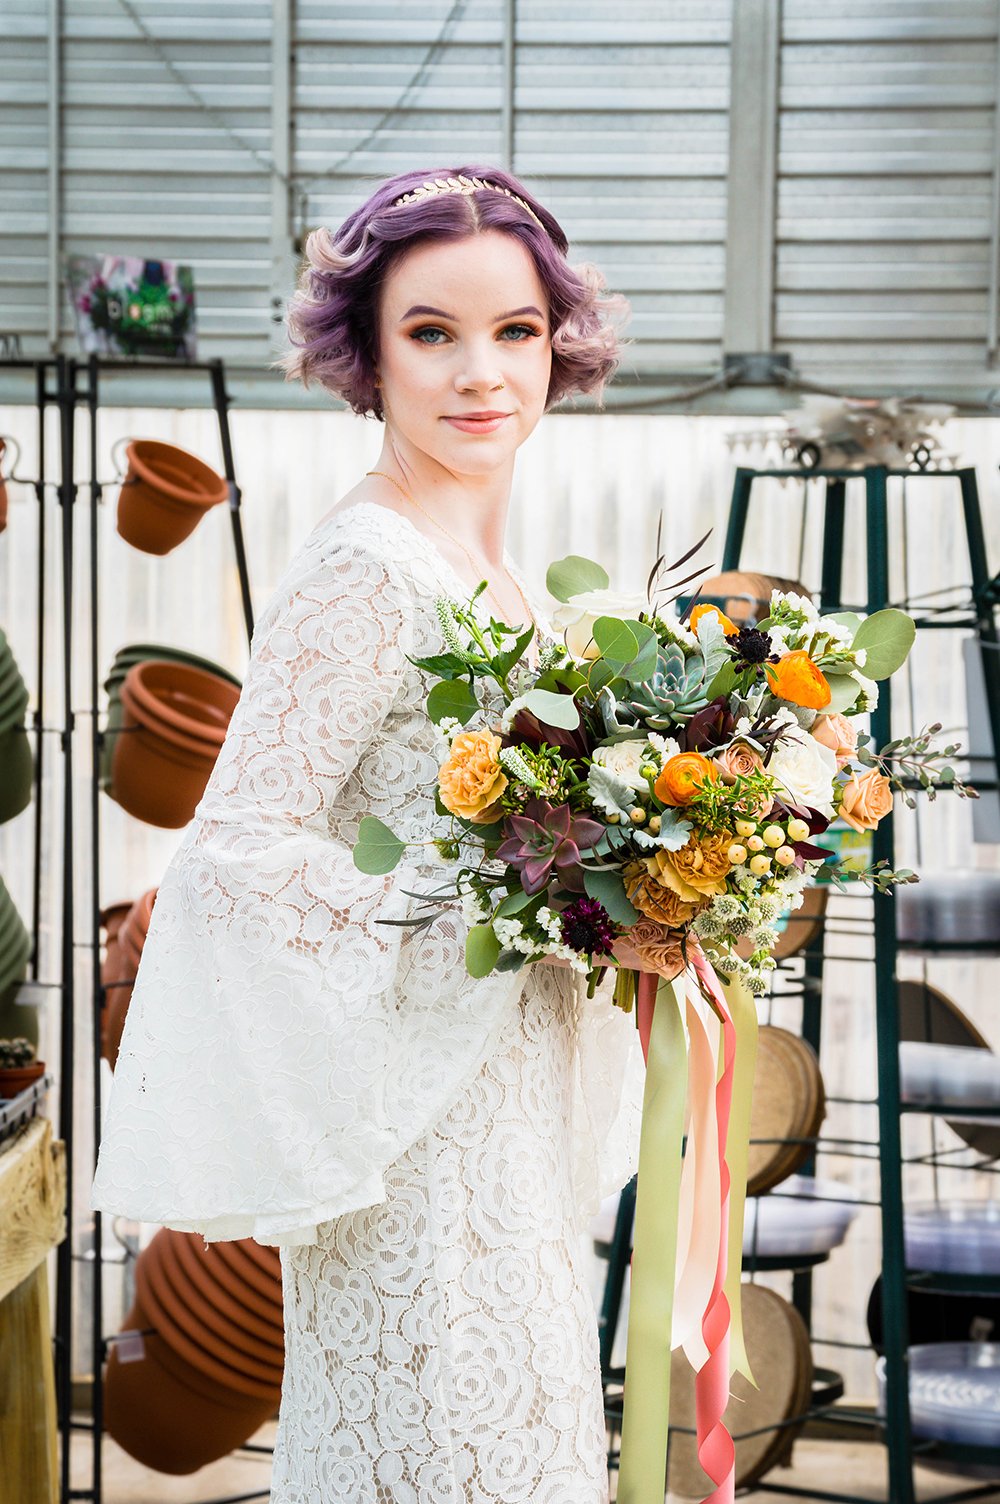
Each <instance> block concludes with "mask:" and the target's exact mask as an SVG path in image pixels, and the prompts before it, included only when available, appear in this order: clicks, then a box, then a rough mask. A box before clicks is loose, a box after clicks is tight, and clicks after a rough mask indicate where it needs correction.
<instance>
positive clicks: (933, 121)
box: [775, 0, 998, 389]
mask: <svg viewBox="0 0 1000 1504" xmlns="http://www.w3.org/2000/svg"><path fill="white" fill-rule="evenodd" d="M997 16H998V7H997V4H996V0H945V3H941V0H836V4H830V3H828V0H784V4H783V8H782V19H783V24H782V37H781V97H780V117H779V121H780V123H779V162H778V198H777V230H776V241H777V244H776V279H775V336H776V343H777V346H778V348H780V349H782V350H786V351H789V352H790V353H791V354H792V356H793V358H794V360H795V362H796V364H801V365H809V366H817V365H821V366H822V367H823V369H824V370H825V371H827V372H828V373H829V374H830V375H834V376H835V375H836V374H837V373H841V374H842V375H843V376H844V377H845V378H848V377H850V376H851V375H853V373H854V372H856V371H857V370H858V369H859V367H862V368H863V367H867V368H868V369H869V370H870V371H871V374H872V375H873V376H874V377H875V378H876V379H877V378H878V377H883V378H888V379H889V380H893V379H903V380H909V381H910V382H911V383H913V382H919V381H922V380H925V379H927V380H933V379H934V378H935V376H936V375H938V374H939V373H940V372H942V371H954V372H956V373H957V372H959V371H961V370H962V369H965V370H967V371H970V372H971V371H982V370H983V369H984V365H985V359H984V356H985V351H986V348H987V345H988V344H995V339H996V320H997V313H996V306H995V303H993V304H992V305H991V291H990V290H991V286H992V287H994V288H995V285H996V281H995V279H996V257H997V246H996V241H995V238H994V237H995V223H996V211H995V205H994V191H995V174H996V139H995V137H996V96H997ZM994 296H995V294H994ZM911 389H913V388H912V387H911Z"/></svg>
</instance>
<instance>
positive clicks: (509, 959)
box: [493, 950, 528, 971]
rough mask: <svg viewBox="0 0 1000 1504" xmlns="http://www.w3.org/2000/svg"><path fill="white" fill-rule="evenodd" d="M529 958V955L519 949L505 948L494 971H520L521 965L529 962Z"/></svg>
mask: <svg viewBox="0 0 1000 1504" xmlns="http://www.w3.org/2000/svg"><path fill="white" fill-rule="evenodd" d="M527 960H528V958H527V956H526V955H524V954H523V953H522V952H521V951H519V950H505V951H502V952H501V953H500V957H499V959H498V961H497V964H496V966H495V967H494V968H493V969H494V971H520V970H521V967H522V966H525V965H526V964H527Z"/></svg>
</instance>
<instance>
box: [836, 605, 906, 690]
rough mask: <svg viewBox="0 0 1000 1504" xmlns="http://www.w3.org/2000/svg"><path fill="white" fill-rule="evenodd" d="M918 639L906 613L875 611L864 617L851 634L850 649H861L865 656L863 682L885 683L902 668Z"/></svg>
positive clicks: (890, 610)
mask: <svg viewBox="0 0 1000 1504" xmlns="http://www.w3.org/2000/svg"><path fill="white" fill-rule="evenodd" d="M916 635H917V629H916V627H915V625H914V622H913V618H912V616H907V614H906V612H905V611H894V610H892V608H891V607H890V608H889V609H888V610H886V611H876V612H874V613H873V614H872V615H871V616H866V617H865V619H864V621H863V622H862V623H861V625H860V627H859V628H858V630H857V631H856V632H855V634H854V641H853V642H852V644H851V648H852V650H853V649H856V648H864V650H865V653H866V658H865V663H864V667H863V668H862V669H861V673H863V674H864V676H865V678H866V679H888V677H889V675H890V674H894V673H895V672H896V670H897V669H898V668H899V667H900V665H901V664H903V663H905V662H906V656H907V654H908V653H909V651H910V649H911V647H912V646H913V639H914V638H915V637H916Z"/></svg>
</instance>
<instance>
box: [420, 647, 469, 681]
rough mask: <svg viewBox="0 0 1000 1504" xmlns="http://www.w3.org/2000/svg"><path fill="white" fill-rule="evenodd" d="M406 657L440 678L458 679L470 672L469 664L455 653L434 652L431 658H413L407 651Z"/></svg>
mask: <svg viewBox="0 0 1000 1504" xmlns="http://www.w3.org/2000/svg"><path fill="white" fill-rule="evenodd" d="M406 657H407V658H408V659H409V661H410V663H412V664H413V665H414V666H415V667H416V668H423V669H426V670H427V672H428V673H429V674H437V676H438V678H439V679H458V678H460V677H461V676H462V674H467V673H468V672H469V665H468V664H467V663H463V662H462V660H461V658H459V657H458V655H457V654H455V653H432V654H431V656H430V657H429V658H411V657H410V654H409V653H407V654H406Z"/></svg>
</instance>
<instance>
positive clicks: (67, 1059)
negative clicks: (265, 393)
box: [0, 355, 258, 1504]
mask: <svg viewBox="0 0 1000 1504" xmlns="http://www.w3.org/2000/svg"><path fill="white" fill-rule="evenodd" d="M0 365H2V366H3V367H4V368H6V369H23V370H24V371H25V373H26V374H27V373H29V372H32V373H33V374H34V377H35V403H36V406H37V410H38V422H39V455H40V460H39V467H38V469H39V473H38V476H37V477H36V478H34V479H32V480H30V481H28V482H27V483H28V484H30V485H32V486H33V488H34V490H35V494H36V496H37V499H38V503H39V553H38V592H37V593H38V624H37V643H38V662H39V665H41V664H42V663H43V662H44V653H45V631H46V625H47V610H46V603H45V540H46V519H47V513H46V506H45V501H46V495H47V492H48V491H50V490H54V491H55V494H56V495H57V497H58V501H59V505H60V508H61V563H62V652H61V671H62V681H63V716H62V725H61V726H58V727H56V726H52V727H49V726H46V725H45V721H44V709H45V707H44V690H43V684H42V676H41V672H40V673H39V688H38V702H37V709H36V711H35V713H34V727H35V733H36V747H37V749H38V750H37V755H36V773H35V791H34V792H35V819H34V832H35V849H34V867H33V913H32V938H33V947H32V958H31V978H32V981H33V982H34V983H35V984H36V985H37V986H39V987H44V986H51V987H52V988H53V989H54V990H57V991H58V993H59V998H60V1047H59V1079H58V1086H59V1108H58V1125H57V1131H58V1134H59V1136H60V1138H62V1139H63V1141H64V1142H65V1145H66V1196H67V1219H66V1220H67V1233H66V1237H65V1239H64V1240H63V1242H62V1243H61V1244H60V1245H59V1248H58V1250H57V1265H56V1301H55V1325H54V1333H53V1349H54V1362H55V1372H56V1399H57V1412H58V1424H59V1432H60V1438H61V1457H60V1499H61V1500H62V1501H63V1504H66V1501H69V1500H71V1499H90V1500H93V1501H94V1504H100V1501H101V1498H102V1493H103V1481H102V1437H103V1431H104V1403H103V1400H104V1395H103V1378H102V1365H103V1361H104V1358H105V1357H106V1355H107V1350H108V1346H109V1342H110V1340H112V1339H109V1338H106V1337H105V1334H104V1311H103V1298H102V1296H103V1291H102V1280H101V1268H102V1259H103V1241H102V1236H103V1229H102V1222H103V1219H102V1216H101V1213H100V1212H94V1213H93V1214H92V1215H93V1224H92V1226H93V1240H94V1241H93V1250H92V1252H93V1267H94V1279H93V1301H92V1308H91V1312H90V1315H91V1362H92V1373H93V1380H92V1382H93V1388H92V1404H91V1410H90V1415H89V1417H88V1418H87V1419H86V1420H81V1421H77V1420H74V1419H73V1416H72V1328H73V1317H74V1300H73V1283H72V1281H73V1264H74V1262H75V1258H76V1256H75V1255H74V1252H73V1246H74V1237H75V1233H76V1232H77V1228H76V1225H75V1218H74V1212H73V1158H74V1141H75V1122H74V1114H75V1107H76V1099H75V1090H74V1084H75V1077H74V1066H75V1062H76V1055H77V1041H76V1030H75V1014H76V988H75V979H74V964H75V956H76V951H77V950H78V949H79V948H80V946H81V945H82V946H83V947H84V948H87V949H89V950H90V951H91V958H92V991H91V1002H92V1011H91V1024H92V1027H91V1030H90V1036H89V1039H88V1041H87V1044H88V1048H89V1051H90V1060H91V1065H92V1070H93V1095H94V1116H93V1142H94V1156H95V1161H96V1155H97V1150H98V1147H99V1144H100V1133H101V1117H102V1091H101V1008H102V1003H103V999H104V986H103V983H102V979H101V963H100V940H101V936H100V931H101V904H100V881H101V841H100V830H101V821H100V781H99V769H100V759H101V751H102V748H103V745H104V731H103V729H102V726H101V716H100V643H99V640H98V637H99V633H98V620H99V611H98V607H99V600H100V585H101V582H100V573H99V548H98V544H99V528H98V516H99V511H100V506H101V501H102V495H103V492H104V490H105V488H106V487H107V486H109V485H112V484H120V481H121V478H120V477H119V478H117V479H116V480H114V481H104V480H102V479H101V478H100V476H99V473H98V443H97V417H98V412H99V409H100V405H101V397H102V382H103V379H104V377H105V376H112V375H113V374H114V372H116V371H119V372H126V371H127V372H128V374H129V376H130V377H132V378H133V379H134V378H135V377H136V376H137V375H141V374H142V373H143V372H145V371H156V370H164V369H175V368H176V362H172V361H167V360H150V359H140V360H117V359H106V358H104V357H99V356H96V355H92V356H90V357H89V358H88V359H87V360H85V361H81V360H76V359H74V358H71V357H67V356H61V355H60V356H56V357H53V358H52V359H42V360H4V361H0ZM185 369H186V370H196V371H204V372H205V373H206V374H207V376H208V378H209V381H210V383H211V388H212V399H213V406H214V409H215V412H216V416H217V419H218V425H219V438H220V445H221V450H222V457H223V469H224V474H225V479H226V482H227V487H228V493H229V495H228V500H229V512H230V519H231V525H232V534H233V548H234V554H235V559H236V565H237V570H238V574H239V582H240V594H241V601H242V608H243V616H244V621H245V625H246V632H247V640H248V641H250V639H251V638H252V635H253V609H252V603H251V596H250V585H249V578H248V571H247V562H246V551H245V548H244V540H243V530H242V523H241V516H240V506H241V492H240V488H239V485H238V484H237V481H236V472H235V464H234V458H233V446H232V438H231V434H230V428H229V407H230V402H231V399H230V397H229V394H228V392H227V389H226V380H225V370H224V366H223V362H222V361H221V360H219V359H215V360H209V361H195V362H190V363H187V364H186V365H185ZM53 377H54V385H53ZM50 407H54V408H55V409H56V410H57V412H58V414H59V446H58V447H59V464H58V474H59V479H58V481H55V482H53V481H50V480H49V479H47V474H48V472H49V468H50V467H49V464H48V456H47V451H46V432H45V417H46V413H47V411H48V409H49V408H50ZM81 407H82V408H83V409H84V410H85V412H86V414H87V436H88V479H87V482H86V483H85V484H86V490H87V492H88V500H89V504H90V510H89V530H88V551H89V557H88V562H89V573H88V596H89V599H88V601H87V603H86V609H87V618H88V626H89V646H90V674H89V701H90V703H89V705H88V706H86V707H85V708H83V709H78V708H75V707H74V705H73V649H74V641H75V632H76V628H77V625H78V623H77V618H76V614H75V605H74V594H73V578H74V575H73V569H74V557H75V549H74V545H75V535H74V520H75V507H76V504H77V501H78V499H79V492H80V490H81V484H80V483H79V482H78V481H77V480H76V459H77V454H76V437H77V435H76V414H77V410H78V409H79V408H81ZM14 479H15V480H20V481H22V482H24V481H25V478H24V477H22V476H15V477H14ZM84 715H85V716H87V717H89V720H90V754H91V770H90V771H91V779H90V819H91V830H92V842H91V853H90V867H89V875H90V881H91V894H92V899H93V903H92V912H91V914H90V916H89V927H88V928H89V938H88V939H87V940H86V941H81V942H79V945H78V943H77V942H76V940H75V938H74V936H75V924H76V907H77V905H76V884H75V873H76V870H77V869H76V862H75V851H74V777H73V750H74V748H73V737H74V731H75V729H76V722H77V718H78V717H80V716H84ZM50 732H51V733H53V734H57V735H58V736H59V738H60V746H61V751H62V755H63V778H64V797H63V811H62V821H63V846H62V869H61V883H62V899H61V912H60V915H59V923H60V939H61V963H60V980H59V981H58V982H53V983H46V982H44V981H43V980H42V979H41V978H40V977H39V975H38V937H39V929H40V906H41V860H42V831H43V807H44V806H43V795H44V781H43V776H42V756H41V747H42V737H43V735H44V734H46V733H50ZM81 1430H85V1431H88V1432H89V1433H90V1437H91V1472H90V1484H89V1486H88V1487H78V1488H73V1487H71V1486H70V1445H71V1437H72V1434H73V1432H74V1431H81ZM253 1450H256V1449H253ZM257 1496H258V1495H246V1496H241V1497H246V1498H251V1497H257ZM210 1504H229V1501H225V1500H218V1501H210Z"/></svg>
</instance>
